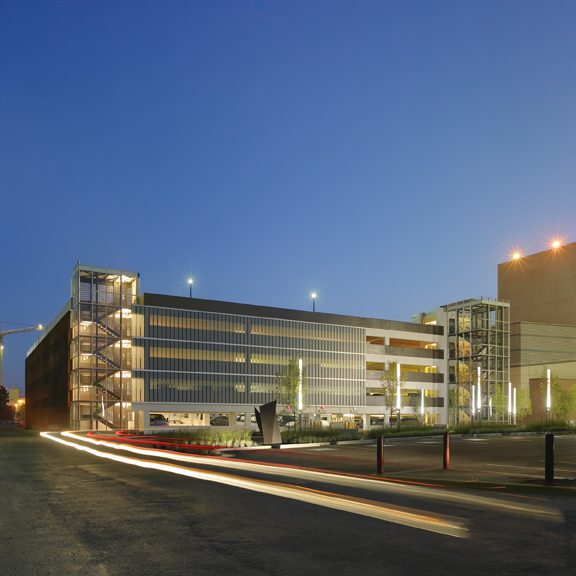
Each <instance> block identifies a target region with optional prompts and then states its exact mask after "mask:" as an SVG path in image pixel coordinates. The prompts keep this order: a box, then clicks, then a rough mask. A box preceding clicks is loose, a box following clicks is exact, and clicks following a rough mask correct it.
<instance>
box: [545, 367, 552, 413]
mask: <svg viewBox="0 0 576 576" xmlns="http://www.w3.org/2000/svg"><path fill="white" fill-rule="evenodd" d="M546 376H547V380H548V382H547V383H546V421H548V420H550V408H551V407H552V402H551V398H550V368H548V369H547V374H546Z"/></svg>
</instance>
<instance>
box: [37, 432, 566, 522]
mask: <svg viewBox="0 0 576 576" xmlns="http://www.w3.org/2000/svg"><path fill="white" fill-rule="evenodd" d="M40 435H41V436H44V437H45V438H50V439H51V440H57V439H56V438H54V437H52V436H50V435H49V434H48V433H46V432H42V433H41V434H40ZM62 436H67V437H69V438H72V439H74V440H80V441H83V442H88V443H90V444H94V445H98V446H105V447H107V448H114V449H115V450H123V451H126V452H132V453H133V454H142V455H144V456H148V457H150V456H154V457H155V458H164V459H165V460H174V461H179V462H190V463H193V464H202V465H204V466H217V467H219V468H233V469H235V470H245V471H249V472H258V473H261V474H269V475H273V476H287V477H290V478H299V479H303V480H312V481H317V482H323V483H329V484H337V485H339V486H348V487H353V488H361V489H364V490H372V491H378V492H389V493H394V494H404V495H407V496H417V497H418V498H428V499H432V500H441V501H444V502H457V503H460V504H464V505H470V506H474V507H481V508H486V507H489V508H496V509H503V510H507V511H508V512H515V513H520V514H530V515H533V516H539V517H543V518H544V517H546V518H548V519H553V520H558V521H563V520H564V519H563V516H562V515H561V514H560V513H559V512H558V511H557V510H556V509H553V508H542V507H540V506H534V505H531V504H524V503H518V502H510V501H507V500H500V499H496V498H490V497H487V496H481V495H477V494H474V495H470V496H469V495H467V494H462V493H459V492H450V491H448V490H439V489H438V488H436V487H434V488H430V487H427V486H416V485H413V484H412V485H407V484H398V483H396V482H387V481H384V480H373V479H371V478H364V477H352V476H343V475H340V474H337V473H330V472H319V471H317V470H308V469H306V468H296V467H288V466H278V465H271V464H265V463H260V464H258V463H255V462H250V461H246V460H244V461H242V460H231V459H229V458H219V457H217V456H212V457H206V456H198V455H194V454H178V453H174V452H168V451H166V450H155V449H150V448H137V447H134V446H128V445H126V444H118V443H116V442H106V441H102V440H94V439H93V438H88V437H86V436H77V435H76V434H74V433H72V432H62ZM73 446H74V447H77V446H78V450H80V449H81V447H80V445H76V444H73ZM99 454H100V453H99Z"/></svg>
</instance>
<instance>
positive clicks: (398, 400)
mask: <svg viewBox="0 0 576 576" xmlns="http://www.w3.org/2000/svg"><path fill="white" fill-rule="evenodd" d="M401 394H402V393H401V392H400V362H397V363H396V409H397V410H398V422H397V424H398V428H400V418H401V416H402V399H401V398H402V396H401Z"/></svg>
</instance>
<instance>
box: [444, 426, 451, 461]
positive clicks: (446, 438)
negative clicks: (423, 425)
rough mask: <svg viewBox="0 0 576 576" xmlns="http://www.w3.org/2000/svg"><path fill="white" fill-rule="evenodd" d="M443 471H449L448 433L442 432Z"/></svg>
mask: <svg viewBox="0 0 576 576" xmlns="http://www.w3.org/2000/svg"><path fill="white" fill-rule="evenodd" d="M443 460H444V462H443V468H444V470H449V469H450V432H444V458H443Z"/></svg>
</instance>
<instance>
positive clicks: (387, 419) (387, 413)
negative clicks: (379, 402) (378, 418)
mask: <svg viewBox="0 0 576 576" xmlns="http://www.w3.org/2000/svg"><path fill="white" fill-rule="evenodd" d="M384 426H390V411H389V410H386V411H385V412H384Z"/></svg>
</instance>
